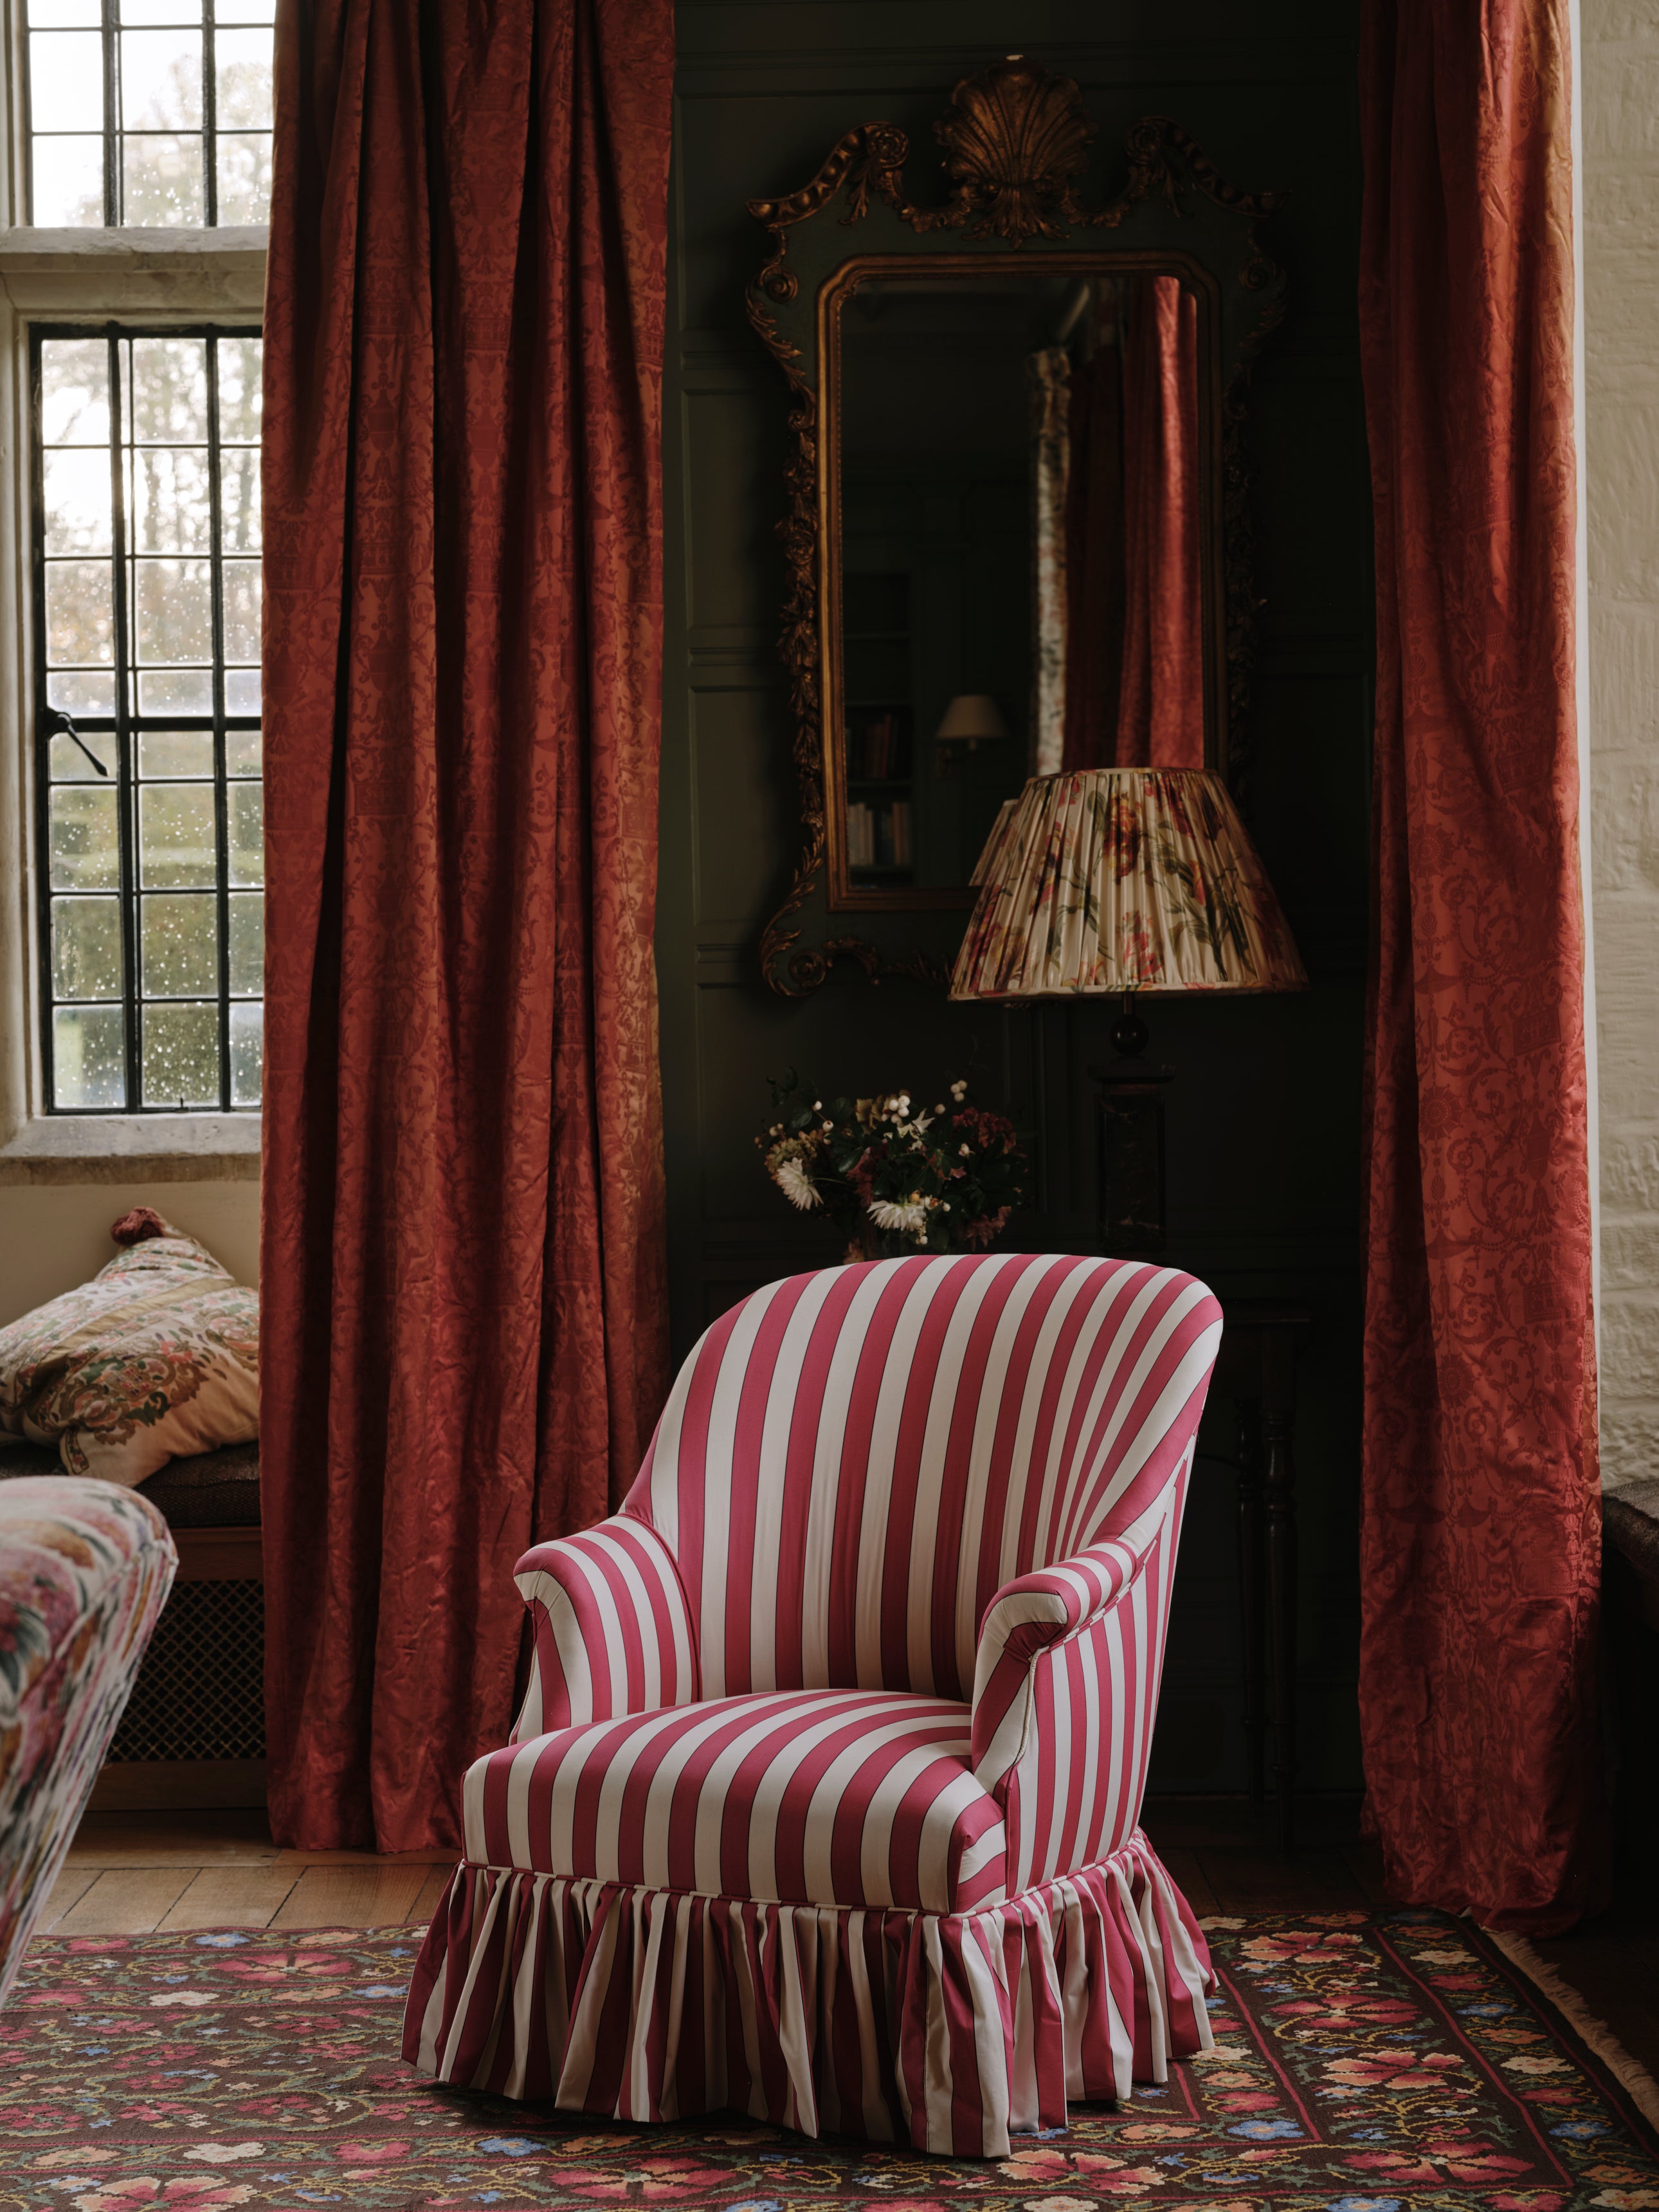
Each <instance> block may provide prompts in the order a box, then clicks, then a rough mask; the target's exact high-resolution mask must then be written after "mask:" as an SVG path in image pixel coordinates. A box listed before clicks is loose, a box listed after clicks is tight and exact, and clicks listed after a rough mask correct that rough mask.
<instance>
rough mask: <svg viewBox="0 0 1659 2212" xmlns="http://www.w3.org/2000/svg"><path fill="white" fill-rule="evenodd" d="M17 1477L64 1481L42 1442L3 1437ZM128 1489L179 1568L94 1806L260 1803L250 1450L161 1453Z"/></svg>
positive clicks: (5, 1462)
mask: <svg viewBox="0 0 1659 2212" xmlns="http://www.w3.org/2000/svg"><path fill="white" fill-rule="evenodd" d="M24 1475H34V1476H40V1475H48V1476H52V1475H57V1476H63V1475H64V1464H63V1462H62V1461H61V1460H60V1459H59V1458H58V1454H57V1452H56V1451H55V1450H53V1449H52V1448H51V1447H50V1446H49V1445H45V1444H36V1443H29V1442H28V1441H27V1438H24V1437H4V1436H0V1484H3V1483H5V1482H7V1481H10V1480H18V1479H20V1478H21V1477H22V1476H24ZM65 1480H67V1478H66V1477H65ZM137 1495H138V1496H139V1497H141V1498H149V1502H150V1504H152V1505H154V1506H155V1507H156V1508H157V1510H159V1511H160V1513H161V1517H162V1519H163V1520H164V1521H166V1522H167V1526H168V1528H170V1529H171V1530H172V1532H173V1543H174V1545H175V1546H176V1547H177V1548H178V1553H179V1573H178V1578H177V1580H176V1581H175V1583H174V1584H173V1594H172V1595H171V1597H169V1599H168V1600H167V1605H166V1607H165V1608H164V1610H163V1612H162V1614H161V1620H159V1621H158V1622H157V1623H156V1627H155V1636H154V1638H152V1640H151V1643H150V1647H149V1652H148V1654H147V1655H146V1657H145V1660H144V1663H143V1667H142V1668H140V1670H139V1674H138V1679H137V1682H136V1683H135V1684H134V1686H133V1691H132V1696H131V1700H130V1701H129V1703H128V1705H127V1709H126V1711H125V1713H124V1714H123V1715H122V1717H121V1723H120V1726H119V1727H118V1729H117V1730H116V1733H115V1738H114V1741H113V1742H112V1744H111V1746H110V1750H109V1756H108V1759H107V1760H106V1763H105V1765H104V1767H103V1770H102V1771H101V1772H100V1775H99V1778H98V1780H97V1783H96V1784H95V1785H94V1790H93V1793H92V1797H91V1800H90V1803H91V1806H92V1808H93V1809H94V1811H98V1812H114V1811H129V1810H137V1809H140V1808H144V1809H150V1810H155V1809H175V1808H179V1807H183V1806H249V1805H263V1804H264V1796H265V1761H264V1748H265V1736H264V1565H263V1562H262V1560H261V1559H260V1553H259V1447H258V1443H245V1444H226V1445H225V1446H223V1447H222V1449H220V1450H218V1451H210V1452H193V1453H191V1454H189V1455H186V1456H183V1457H180V1458H178V1459H172V1460H169V1461H168V1462H167V1465H166V1466H165V1467H164V1468H159V1469H158V1470H157V1472H156V1473H155V1474H153V1475H151V1476H150V1478H149V1481H148V1482H143V1483H140V1484H139V1486H138V1488H137Z"/></svg>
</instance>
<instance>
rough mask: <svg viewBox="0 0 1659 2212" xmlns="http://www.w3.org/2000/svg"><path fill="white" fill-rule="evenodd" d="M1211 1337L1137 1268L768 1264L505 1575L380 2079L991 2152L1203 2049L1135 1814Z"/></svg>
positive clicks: (1215, 1327) (1195, 1295)
mask: <svg viewBox="0 0 1659 2212" xmlns="http://www.w3.org/2000/svg"><path fill="white" fill-rule="evenodd" d="M1220 1334H1221V1315H1220V1310H1219V1309H1218V1306H1217V1305H1216V1303H1215V1301H1214V1299H1213V1298H1212V1297H1211V1296H1210V1293H1209V1292H1208V1291H1206V1289H1205V1288H1204V1286H1203V1285H1202V1284H1200V1283H1197V1282H1194V1280H1193V1279H1191V1277H1189V1276H1187V1275H1183V1274H1180V1273H1176V1272H1175V1271H1174V1270H1172V1269H1169V1268H1160V1267H1151V1266H1144V1265H1133V1264H1129V1263H1126V1262H1123V1261H1114V1260H1095V1259H1078V1258H1068V1257H1059V1258H1056V1257H1042V1256H1036V1255H1008V1256H1003V1255H994V1256H986V1257H964V1258H931V1257H925V1256H918V1257H916V1258H915V1259H907V1260H890V1261H880V1262H878V1263H877V1264H874V1265H871V1266H862V1267H835V1268H829V1269H828V1270H826V1271H824V1272H823V1273H817V1274H810V1275H797V1276H794V1277H793V1278H792V1279H790V1280H788V1281H787V1282H781V1283H774V1284H771V1285H769V1286H768V1287H767V1288H766V1289H764V1290H762V1291H756V1292H755V1294H754V1295H753V1296H752V1297H749V1298H747V1299H745V1300H744V1303H743V1304H741V1305H739V1306H738V1307H736V1308H734V1309H733V1310H732V1312H730V1313H728V1314H726V1316H724V1317H723V1319H721V1320H720V1321H719V1322H716V1323H715V1325H714V1328H711V1329H710V1330H709V1331H708V1334H706V1335H705V1336H704V1337H703V1339H702V1342H701V1343H700V1344H699V1345H698V1346H697V1347H696V1350H695V1351H694V1352H692V1354H691V1356H690V1358H689V1359H688V1360H687V1361H686V1364H685V1365H684V1368H683V1369H682V1370H681V1372H680V1375H679V1378H678V1382H677V1383H676V1384H675V1387H674V1391H673V1395H672V1396H671V1399H670V1401H669V1403H668V1406H667V1408H666V1410H665V1413H664V1414H663V1417H662V1420H661V1423H660V1425H659V1428H658V1431H657V1434H656V1437H655V1438H654V1439H653V1443H652V1447H651V1450H650V1453H649V1455H647V1460H646V1462H645V1465H644V1467H643V1468H641V1473H640V1475H639V1479H638V1480H637V1481H636V1482H635V1485H634V1486H633V1488H632V1489H631V1490H630V1491H629V1494H628V1496H627V1498H625V1499H624V1501H623V1505H622V1509H621V1510H620V1511H619V1512H617V1514H615V1515H614V1516H612V1517H611V1519H610V1520H608V1521H605V1522H601V1524H600V1525H599V1527H598V1528H592V1529H589V1530H588V1531H587V1532H586V1534H581V1535H578V1536H574V1537H570V1538H568V1539H564V1540H562V1541H559V1542H556V1543H547V1544H539V1545H538V1546H537V1547H535V1548H534V1549H533V1550H532V1551H531V1552H528V1553H526V1555H525V1557H524V1558H523V1559H521V1560H520V1562H519V1568H518V1583H519V1588H520V1590H521V1591H522V1592H523V1594H524V1596H525V1599H526V1602H527V1604H528V1605H529V1607H530V1609H531V1612H532V1615H533V1617H534V1622H535V1643H536V1656H535V1666H534V1671H533V1675H532V1681H531V1685H530V1689H529V1693H528V1696H527V1697H526V1701H525V1706H524V1710H523V1711H522V1712H521V1713H520V1717H519V1721H518V1725H517V1727H516V1728H515V1729H514V1731H513V1741H512V1742H511V1743H509V1744H508V1745H507V1747H506V1748H505V1749H503V1750H501V1751H497V1752H494V1753H490V1754H489V1756H488V1757H486V1758H483V1759H479V1760H478V1761H477V1764H476V1765H474V1766H473V1767H472V1768H471V1771H469V1773H468V1774H467V1776H466V1779H465V1833H466V1857H465V1861H464V1862H463V1863H462V1864H461V1865H460V1866H459V1868H458V1869H457V1870H456V1875H455V1879H454V1881H453V1886H452V1887H451V1888H450V1891H449V1893H448V1894H447V1898H446V1899H445V1902H444V1904H443V1905H441V1908H440V1910H439V1911H438V1913H437V1916H436V1917H435V1920H434V1922H433V1924H432V1927H431V1929H430V1931H429V1933H428V1936H427V1939H426V1942H425V1944H424V1945H423V1947H422V1952H421V1955H420V1960H419V1963H418V1965H417V1966H416V1973H415V1978H414V1984H413V1987H412V1989H411V1991H410V2003H409V2011H408V2016H407V2021H406V2025H405V2032H404V2056H405V2057H407V2058H409V2059H410V2060H411V2061H413V2062H414V2063H416V2065H418V2066H420V2067H422V2068H423V2069H425V2070H426V2071H427V2072H428V2073H431V2074H434V2075H436V2076H438V2078H439V2079H441V2080H442V2081H451V2082H455V2083H459V2084H468V2085H471V2086H473V2087H486V2088H489V2089H493V2090H495V2091H497V2092H501V2093H505V2094H507V2095H508V2096H513V2097H523V2098H542V2099H545V2098H551V2099H552V2100H554V2101H555V2102H556V2104H557V2105H559V2106H563V2107H565V2108H567V2109H568V2110H571V2111H576V2112H594V2113H605V2114H611V2115H614V2116H616V2117H617V2118H626V2119H635V2120H655V2119H671V2118H678V2117H679V2116H681V2115H684V2114H687V2113H691V2112H702V2111H707V2110H713V2109H718V2108H720V2107H721V2106H736V2107H738V2108H739V2109H741V2110H745V2111H747V2112H750V2113H752V2114H754V2115H755V2116H756V2117H757V2118H770V2119H773V2120H775V2121H777V2122H780V2123H781V2124H785V2125H787V2126H790V2127H794V2128H799V2129H801V2130H805V2132H806V2133H807V2134H809V2135H816V2134H817V2132H818V2131H819V2130H820V2129H822V2128H836V2129H841V2130H847V2131H849V2132H853V2133H856V2134H862V2135H867V2136H878V2137H885V2138H894V2137H897V2138H900V2139H905V2140H908V2141H909V2142H912V2143H914V2144H915V2146H916V2147H917V2148H922V2149H927V2150H933V2151H945V2152H951V2153H955V2154H958V2155H964V2154H965V2155H973V2154H979V2155H983V2156H986V2157H995V2156H1000V2155H1006V2153H1007V2150H1008V2139H1009V2134H1010V2131H1011V2130H1030V2129H1036V2128H1054V2127H1061V2126H1064V2124H1065V2120H1066V2100H1067V2098H1068V2097H1079V2098H1113V2097H1116V2098H1123V2097H1127V2095H1128V2093H1129V2089H1130V2084H1131V2081H1133V2080H1151V2081H1161V2080H1163V2079H1164V2075H1165V2071H1166V2068H1167V2065H1168V2062H1169V2060H1170V2058H1171V2057H1180V2056H1182V2055H1184V2054H1187V2053H1190V2052H1193V2051H1200V2050H1205V2049H1207V2048H1208V2047H1209V2044H1210V2035H1209V2028H1208V2023H1207V2020H1206V2012H1205V2002H1204V2000H1205V1994H1206V1990H1207V1989H1208V1987H1209V1986H1210V1970H1209V1960H1208V1954H1207V1951H1206V1947H1205V1943H1204V1939H1203V1936H1201V1935H1200V1932H1199V1930H1198V1928H1197V1926H1196V1924H1195V1923H1194V1919H1193V1916H1192V1913H1191V1911H1190V1910H1189V1909H1188V1905H1187V1903H1186V1901H1185V1899H1183V1898H1182V1895H1181V1893H1180V1892H1179V1891H1178V1890H1177V1889H1176V1887H1175V1884H1174V1883H1173V1882H1172V1881H1170V1877H1169V1875H1167V1874H1166V1873H1165V1871H1164V1869H1163V1867H1162V1866H1161V1865H1160V1864H1159V1863H1158V1859H1157V1857H1156V1856H1155V1855H1154V1853H1153V1851H1152V1848H1151V1846H1150V1844H1148V1843H1147V1842H1146V1838H1145V1837H1144V1836H1143V1835H1142V1834H1141V1833H1140V1832H1139V1827H1138V1826H1137V1822H1138V1820H1139V1811H1140V1801H1141V1795H1142V1791H1143V1790H1144V1787H1145V1784H1146V1760H1147V1756H1148V1753H1149V1751H1150V1748H1151V1742H1152V1723H1153V1718H1154V1715H1155V1713H1156V1711H1157V1705H1158V1675H1159V1669H1160V1666H1161V1662H1162V1657H1163V1649H1164V1631H1165V1626H1166V1623H1167V1620H1168V1616H1169V1607H1170V1584H1171V1580H1172V1577H1173V1575H1174V1571H1175V1559H1176V1540H1177V1537H1178V1534H1179V1532H1180V1527H1181V1516H1182V1504H1183V1503H1184V1499H1185V1495H1186V1489H1187V1481H1188V1474H1189V1471H1190V1468H1191V1465H1192V1456H1193V1450H1194V1440H1195V1437H1196V1434H1197V1430H1198V1422H1199V1416H1200V1413H1201V1411H1202V1409H1203V1404H1204V1395H1205V1392H1206V1389H1207V1387H1208V1383H1209V1376H1210V1370H1211V1368H1212V1364H1213V1363H1214V1359H1215V1352H1216V1347H1217V1345H1218V1342H1219V1340H1220Z"/></svg>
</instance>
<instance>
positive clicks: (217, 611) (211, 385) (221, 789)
mask: <svg viewBox="0 0 1659 2212" xmlns="http://www.w3.org/2000/svg"><path fill="white" fill-rule="evenodd" d="M207 380H208V382H207V399H208V517H209V531H208V538H209V544H210V564H211V565H210V597H211V605H212V609H213V836H214V860H215V878H214V896H215V901H216V906H217V910H218V922H219V1107H220V1111H221V1112H222V1113H226V1114H228V1112H229V1111H230V821H229V811H230V797H229V793H228V789H227V787H226V781H225V566H224V512H223V499H222V492H221V489H220V483H219V475H220V471H219V341H218V339H217V338H216V337H214V338H210V339H209V340H208V343H207Z"/></svg>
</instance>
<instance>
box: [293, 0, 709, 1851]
mask: <svg viewBox="0 0 1659 2212" xmlns="http://www.w3.org/2000/svg"><path fill="white" fill-rule="evenodd" d="M276 56H277V58H276V76H277V95H276V117H277V125H276V182H275V192H274V198H273V207H272V216H271V233H270V276H269V288H268V298H267V307H266V321H265V379H266V391H265V428H264V512H265V542H266V562H265V578H266V584H265V589H266V602H265V605H266V614H265V687H266V732H265V748H266V750H265V793H266V799H265V804H266V823H267V830H266V836H267V854H268V860H267V886H268V888H267V891H266V915H267V921H266V929H267V947H268V950H267V963H268V964H267V981H266V994H267V995H266V1006H267V1014H266V1021H267V1030H266V1071H265V1106H264V1227H263V1237H262V1281H263V1299H264V1322H263V1343H262V1370H263V1393H262V1407H261V1434H262V1446H261V1460H262V1474H263V1483H264V1545H265V1583H266V1623H267V1627H266V1637H267V1707H268V1745H269V1755H270V1808H271V1820H272V1826H273V1831H274V1832H275V1833H276V1836H277V1838H279V1839H280V1840H282V1841H283V1842H286V1843H290V1844H298V1845H303V1846H305V1847H307V1848H310V1849H321V1848H327V1847H331V1846H349V1845H364V1844H373V1845H374V1846H375V1847H376V1848H378V1849H380V1850H408V1849H415V1848H420V1847H424V1846H437V1845H445V1844H453V1843H455V1842H456V1841H457V1839H458V1838H459V1825H458V1820H457V1800H456V1793H457V1791H458V1789H459V1780H460V1776H461V1773H462V1771H463V1769H464V1767H465V1765H466V1763H467V1762H468V1760H469V1759H471V1758H472V1757H473V1756H474V1755H475V1754H476V1753H477V1751H478V1750H480V1749H482V1748H483V1747H487V1746H489V1745H490V1744H493V1743H498V1742H500V1741H502V1740H503V1737H504V1735H505V1732H506V1729H507V1725H508V1723H509V1721H510V1717H511V1706H512V1701H513V1682H514V1673H515V1668H516V1663H517V1660H518V1654H519V1648H520V1605H519V1601H518V1599H517V1595H516V1594H515V1592H514V1590H513V1584H512V1580H511V1574H512V1567H513V1560H514V1559H515V1558H516V1557H517V1555H518V1554H519V1553H520V1551H521V1550H522V1549H524V1548H525V1547H526V1545H527V1544H528V1543H529V1542H530V1541H532V1539H533V1538H541V1537H547V1536H551V1535H555V1534H558V1533H560V1532H561V1531H562V1530H564V1529H568V1528H573V1527H577V1526H582V1525H586V1523H587V1522H591V1521H593V1520H595V1519H597V1518H599V1517H600V1516H602V1515H603V1514H604V1513H605V1510H606V1509H607V1507H608V1505H609V1504H610V1503H611V1499H612V1498H613V1497H615V1496H617V1495H618V1494H620V1491H621V1489H622V1488H623V1486H625V1485H626V1483H627V1482H628V1481H629V1480H630V1479H631V1477H632V1475H633V1473H634V1471H635V1468H636V1466H637V1464H638V1462H639V1459H640V1455H641V1449H642V1446H643V1443H644V1440H645V1438H646V1437H647V1434H648V1432H649V1426H650V1424H651V1422H652V1421H653V1419H654V1417H655V1414H656V1412H657V1410H658V1407H659V1403H660V1400H661V1395H662V1390H663V1387H664V1382H665V1297H664V1275H663V1189H662V1170H661V1144H660V1100H659V1079H658V1073H657V1063H656V1009H655V986H654V978H653V966H652V951H651V930H652V921H653V902H654V894H655V866H656V780H657V748H658V735H659V692H660V652H661V646H660V633H661V589H662V586H661V511H660V481H659V473H660V461H659V423H660V407H661V361H662V343H663V318H664V281H665V254H666V228H667V209H666V192H667V166H668V143H669V120H670V105H669V103H670V90H671V66H672V17H671V7H670V4H669V0H519V4H516V5H514V6H513V7H510V8H503V9H495V10H489V9H485V10H479V9H471V8H469V7H468V6H466V5H465V4H463V0H426V4H424V5H422V4H419V0H311V4H303V0H291V4H290V0H283V6H282V7H281V8H279V11H278V27H277V34H276Z"/></svg>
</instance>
